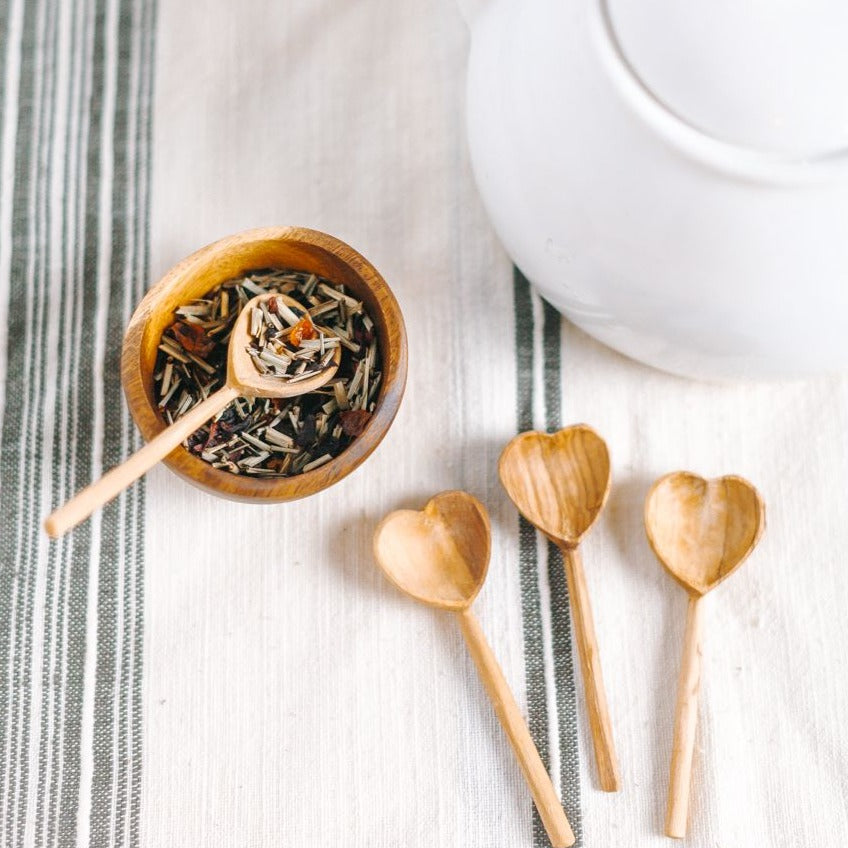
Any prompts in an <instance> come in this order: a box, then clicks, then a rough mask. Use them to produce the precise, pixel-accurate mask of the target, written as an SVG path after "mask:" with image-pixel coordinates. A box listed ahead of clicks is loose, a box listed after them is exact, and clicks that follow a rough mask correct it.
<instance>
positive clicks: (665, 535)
mask: <svg viewBox="0 0 848 848" xmlns="http://www.w3.org/2000/svg"><path fill="white" fill-rule="evenodd" d="M764 526H765V506H764V505H763V500H762V498H761V497H760V495H759V493H758V492H757V490H756V489H755V488H754V487H753V486H752V485H751V484H750V483H749V482H748V481H747V480H743V479H742V478H741V477H736V476H733V475H731V476H727V477H720V478H719V479H717V480H705V479H704V478H703V477H699V476H698V475H697V474H692V473H690V472H688V471H675V472H673V473H671V474H667V475H666V476H665V477H661V478H660V479H659V480H657V481H656V483H654V485H653V486H652V487H651V490H650V492H649V493H648V497H647V500H646V501H645V531H646V533H647V535H648V541H649V542H650V544H651V547H652V548H653V550H654V553H655V554H656V555H657V559H658V560H659V561H660V562H661V563H662V564H663V566H664V567H665V569H666V570H667V571H668V573H669V574H670V575H671V576H672V577H673V578H674V579H675V580H676V581H677V582H678V583H680V585H681V586H683V588H684V589H686V591H688V592H691V593H693V594H695V595H703V594H706V593H707V592H708V591H710V589H713V588H715V587H716V586H717V585H718V584H719V583H721V582H722V580H726V579H727V578H728V577H729V576H730V575H731V574H732V573H733V572H734V571H735V570H736V569H737V568H739V566H740V565H742V563H743V562H744V561H745V559H746V558H747V556H748V554H750V553H751V551H752V550H753V549H754V546H755V545H756V544H757V542H758V541H759V538H760V536H761V535H762V532H763V528H764Z"/></svg>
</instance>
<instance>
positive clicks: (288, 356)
mask: <svg viewBox="0 0 848 848" xmlns="http://www.w3.org/2000/svg"><path fill="white" fill-rule="evenodd" d="M250 310H251V312H250V316H249V322H248V335H249V336H250V344H249V345H248V346H247V352H248V353H249V354H250V356H251V358H252V360H253V364H254V365H255V366H256V370H257V371H258V372H259V373H260V374H263V375H266V376H270V377H277V378H279V379H280V380H282V381H284V382H286V383H297V382H299V381H301V380H306V379H308V378H310V377H314V376H315V375H316V374H320V373H321V372H322V371H326V370H327V369H328V368H329V367H330V365H331V363H332V360H333V354H334V351H335V348H337V347H339V345H340V344H341V342H340V340H339V339H338V338H336V337H335V336H328V335H327V333H325V332H324V330H323V329H322V328H320V327H316V326H315V325H314V324H313V323H312V319H311V318H310V316H309V313H308V312H306V313H305V314H304V315H302V316H300V315H298V314H297V313H295V311H294V310H293V309H291V308H290V307H289V306H288V305H287V304H286V302H285V301H284V300H283V299H282V297H275V298H272V299H271V300H267V301H263V302H261V303H260V304H259V305H258V306H252V307H250ZM281 319H282V320H281ZM367 414H368V413H366V415H367Z"/></svg>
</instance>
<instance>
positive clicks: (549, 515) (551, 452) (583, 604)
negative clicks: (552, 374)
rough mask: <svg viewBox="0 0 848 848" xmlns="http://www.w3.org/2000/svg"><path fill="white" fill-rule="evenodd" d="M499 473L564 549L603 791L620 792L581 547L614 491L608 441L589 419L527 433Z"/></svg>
mask: <svg viewBox="0 0 848 848" xmlns="http://www.w3.org/2000/svg"><path fill="white" fill-rule="evenodd" d="M498 471H499V473H500V478H501V482H502V483H503V486H504V488H505V489H506V491H507V494H508V495H509V497H510V498H511V499H512V502H513V503H514V504H515V505H516V506H517V507H518V510H519V512H521V514H522V515H523V516H524V517H525V518H526V519H527V520H528V521H529V522H530V523H531V524H533V525H535V526H536V527H537V528H538V529H539V530H541V531H542V533H544V534H545V535H546V536H547V537H548V538H549V539H550V540H551V541H552V542H554V543H555V544H556V545H557V546H558V547H559V548H560V550H561V551H562V555H563V561H564V563H565V575H566V580H567V581H568V596H569V598H570V599H571V615H572V621H573V625H574V635H575V638H576V639H577V650H578V653H579V655H580V667H581V669H582V671H583V686H584V688H585V692H586V709H587V711H588V713H589V726H590V728H591V730H592V743H593V745H594V749H595V760H596V762H597V764H598V777H599V779H600V784H601V788H602V789H604V790H606V791H607V792H615V791H616V790H617V789H618V787H619V782H620V777H619V770H618V759H617V758H616V755H615V745H614V742H613V737H612V724H611V722H610V717H609V708H608V707H607V696H606V692H605V690H604V679H603V675H602V674H601V659H600V654H599V651H598V640H597V637H596V636H595V624H594V620H593V618H592V607H591V605H590V603H589V590H588V588H587V586H586V575H585V572H584V571H583V561H582V558H581V556H580V551H579V550H578V547H577V546H578V544H579V543H580V540H581V539H582V538H583V536H584V535H585V534H586V532H587V531H588V530H589V528H590V527H591V526H592V524H594V523H595V519H597V517H598V515H600V512H601V510H602V509H603V506H604V504H605V503H606V499H607V495H608V494H609V487H610V461H609V452H608V451H607V446H606V444H605V443H604V440H603V439H602V438H601V437H600V436H599V435H598V434H597V433H596V432H595V431H594V430H593V429H592V428H591V427H587V426H586V425H585V424H577V425H575V426H573V427H566V428H565V429H564V430H560V431H559V432H558V433H551V434H547V433H537V432H535V431H531V432H528V433H522V434H521V435H519V436H516V437H515V438H514V439H513V440H512V441H511V442H510V443H509V444H508V445H507V446H506V447H505V448H504V450H503V453H502V454H501V458H500V463H499V465H498Z"/></svg>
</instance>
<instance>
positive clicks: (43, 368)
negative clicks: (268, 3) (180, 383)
mask: <svg viewBox="0 0 848 848" xmlns="http://www.w3.org/2000/svg"><path fill="white" fill-rule="evenodd" d="M43 9H44V12H43V14H44V16H45V21H46V24H47V25H48V26H50V31H49V34H48V33H45V45H44V48H43V55H44V77H45V80H44V84H43V89H42V97H41V107H40V119H39V139H38V144H37V148H36V168H37V171H36V177H35V181H36V193H35V201H36V204H35V209H34V210H33V213H34V217H35V223H36V228H35V239H34V242H35V245H36V249H35V267H34V279H35V281H36V299H37V304H38V306H37V325H36V330H35V334H34V335H35V338H36V339H38V342H37V344H36V346H35V356H34V364H35V366H36V369H35V372H36V373H35V377H34V378H33V377H32V376H31V377H30V391H31V395H30V406H29V409H30V419H29V424H28V427H27V430H28V433H29V434H30V438H31V439H32V441H33V452H34V462H32V463H31V465H30V474H29V480H28V483H26V484H25V486H26V489H27V490H28V492H29V498H28V507H29V511H28V513H26V514H25V515H24V516H23V517H22V521H23V523H24V526H25V527H26V528H27V534H28V546H27V550H26V552H25V554H24V557H25V561H26V563H27V570H28V571H29V572H30V575H31V576H30V582H29V589H28V593H27V601H26V633H25V640H24V646H23V650H22V651H21V648H20V647H19V648H18V650H17V653H18V654H21V653H22V654H23V658H22V663H23V668H24V677H23V681H22V691H23V699H22V705H21V714H20V718H19V726H20V739H21V741H20V748H19V760H18V763H17V764H16V775H17V780H16V781H15V783H14V791H15V793H16V800H17V804H16V812H15V820H16V822H17V840H18V842H19V843H22V842H23V839H24V830H25V827H26V823H27V820H28V811H27V806H28V803H29V798H28V790H29V779H30V775H29V748H30V723H31V716H32V670H33V636H34V627H33V617H34V603H35V592H36V586H37V581H36V576H37V569H38V543H39V535H40V528H39V526H38V518H39V516H40V514H41V497H40V496H41V482H42V458H43V456H44V453H45V443H46V438H47V434H46V432H45V427H46V414H45V412H46V411H45V401H46V396H45V395H44V386H45V381H46V376H47V374H46V372H47V363H48V356H49V355H50V354H51V352H50V351H48V350H47V319H48V310H47V300H48V287H49V281H50V280H49V275H50V267H49V262H48V258H47V257H48V256H49V244H50V226H51V219H52V214H51V205H50V202H49V193H50V184H51V179H52V175H53V128H54V124H55V112H56V89H57V84H56V74H55V63H54V62H53V61H52V57H53V55H54V54H55V53H56V49H57V43H58V22H59V21H58V18H59V16H58V14H57V11H56V10H55V9H53V8H51V5H50V4H47V3H45V4H44V6H43ZM42 655H43V652H42Z"/></svg>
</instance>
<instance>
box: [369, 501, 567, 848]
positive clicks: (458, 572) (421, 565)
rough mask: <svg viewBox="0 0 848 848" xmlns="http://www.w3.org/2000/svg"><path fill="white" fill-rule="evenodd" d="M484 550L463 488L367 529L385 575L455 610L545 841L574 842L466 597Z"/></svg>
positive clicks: (476, 585) (473, 505)
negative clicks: (372, 537) (372, 539)
mask: <svg viewBox="0 0 848 848" xmlns="http://www.w3.org/2000/svg"><path fill="white" fill-rule="evenodd" d="M490 552H491V533H490V528H489V516H488V513H487V512H486V509H485V508H484V506H483V505H482V504H481V503H480V502H479V501H478V500H477V499H476V498H473V497H472V496H471V495H469V494H467V493H466V492H459V491H451V492H442V493H441V494H439V495H436V496H435V497H434V498H432V499H431V500H430V501H429V502H428V503H427V505H426V506H425V507H424V509H423V510H421V511H420V512H419V511H417V510H411V509H401V510H396V511H395V512H392V513H389V515H387V516H386V517H385V518H384V519H383V520H382V521H381V522H380V524H379V525H378V527H377V529H376V531H375V532H374V557H375V558H376V560H377V563H378V564H379V566H380V568H382V570H383V572H384V573H385V575H386V576H387V577H388V579H389V580H390V581H391V582H392V583H394V585H395V586H397V587H398V589H400V590H401V591H402V592H405V593H406V594H408V595H411V596H412V597H413V598H415V599H416V600H418V601H421V602H422V603H425V604H429V605H430V606H433V607H437V608H439V609H445V610H451V611H452V612H455V613H457V614H458V616H459V620H460V625H461V627H462V633H463V636H464V637H465V641H466V643H467V645H468V650H469V652H470V653H471V656H472V657H473V659H474V663H475V665H476V667H477V671H478V673H479V674H480V678H481V680H482V681H483V685H484V686H485V687H486V692H487V693H488V695H489V698H490V699H491V701H492V706H493V707H494V709H495V714H496V715H497V717H498V720H499V721H500V723H501V726H502V727H503V729H504V732H505V733H506V735H507V738H508V739H509V741H510V744H511V745H512V749H513V751H514V752H515V756H516V758H517V759H518V763H519V765H520V767H521V771H522V774H523V775H524V779H525V780H526V781H527V785H528V786H529V788H530V793H531V795H532V796H533V801H534V803H535V804H536V809H538V811H539V817H540V818H541V820H542V823H543V824H544V826H545V830H546V831H547V834H548V837H549V838H550V840H551V844H552V845H554V846H569V845H573V844H574V834H573V833H572V831H571V827H570V826H569V824H568V819H567V818H566V816H565V811H564V810H563V808H562V804H561V803H560V801H559V798H558V797H557V794H556V790H555V789H554V786H553V783H552V782H551V778H550V775H549V774H548V772H547V770H546V769H545V766H544V763H542V760H541V757H540V756H539V752H538V750H537V749H536V746H535V744H534V743H533V739H532V737H531V736H530V731H529V730H528V729H527V725H526V723H525V721H524V719H523V718H522V716H521V711H520V710H519V708H518V705H517V704H516V702H515V698H514V696H513V694H512V692H511V690H510V688H509V684H508V683H507V682H506V679H505V678H504V676H503V672H502V671H501V668H500V666H499V665H498V662H497V660H496V659H495V656H494V654H493V653H492V650H491V648H490V647H489V645H488V643H487V641H486V638H485V636H484V635H483V631H482V629H481V628H480V625H479V623H478V622H477V619H476V618H475V617H474V615H473V614H472V612H471V603H472V602H473V601H474V598H476V597H477V593H478V592H479V591H480V589H481V587H482V585H483V581H484V580H485V579H486V571H487V570H488V567H489V555H490Z"/></svg>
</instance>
